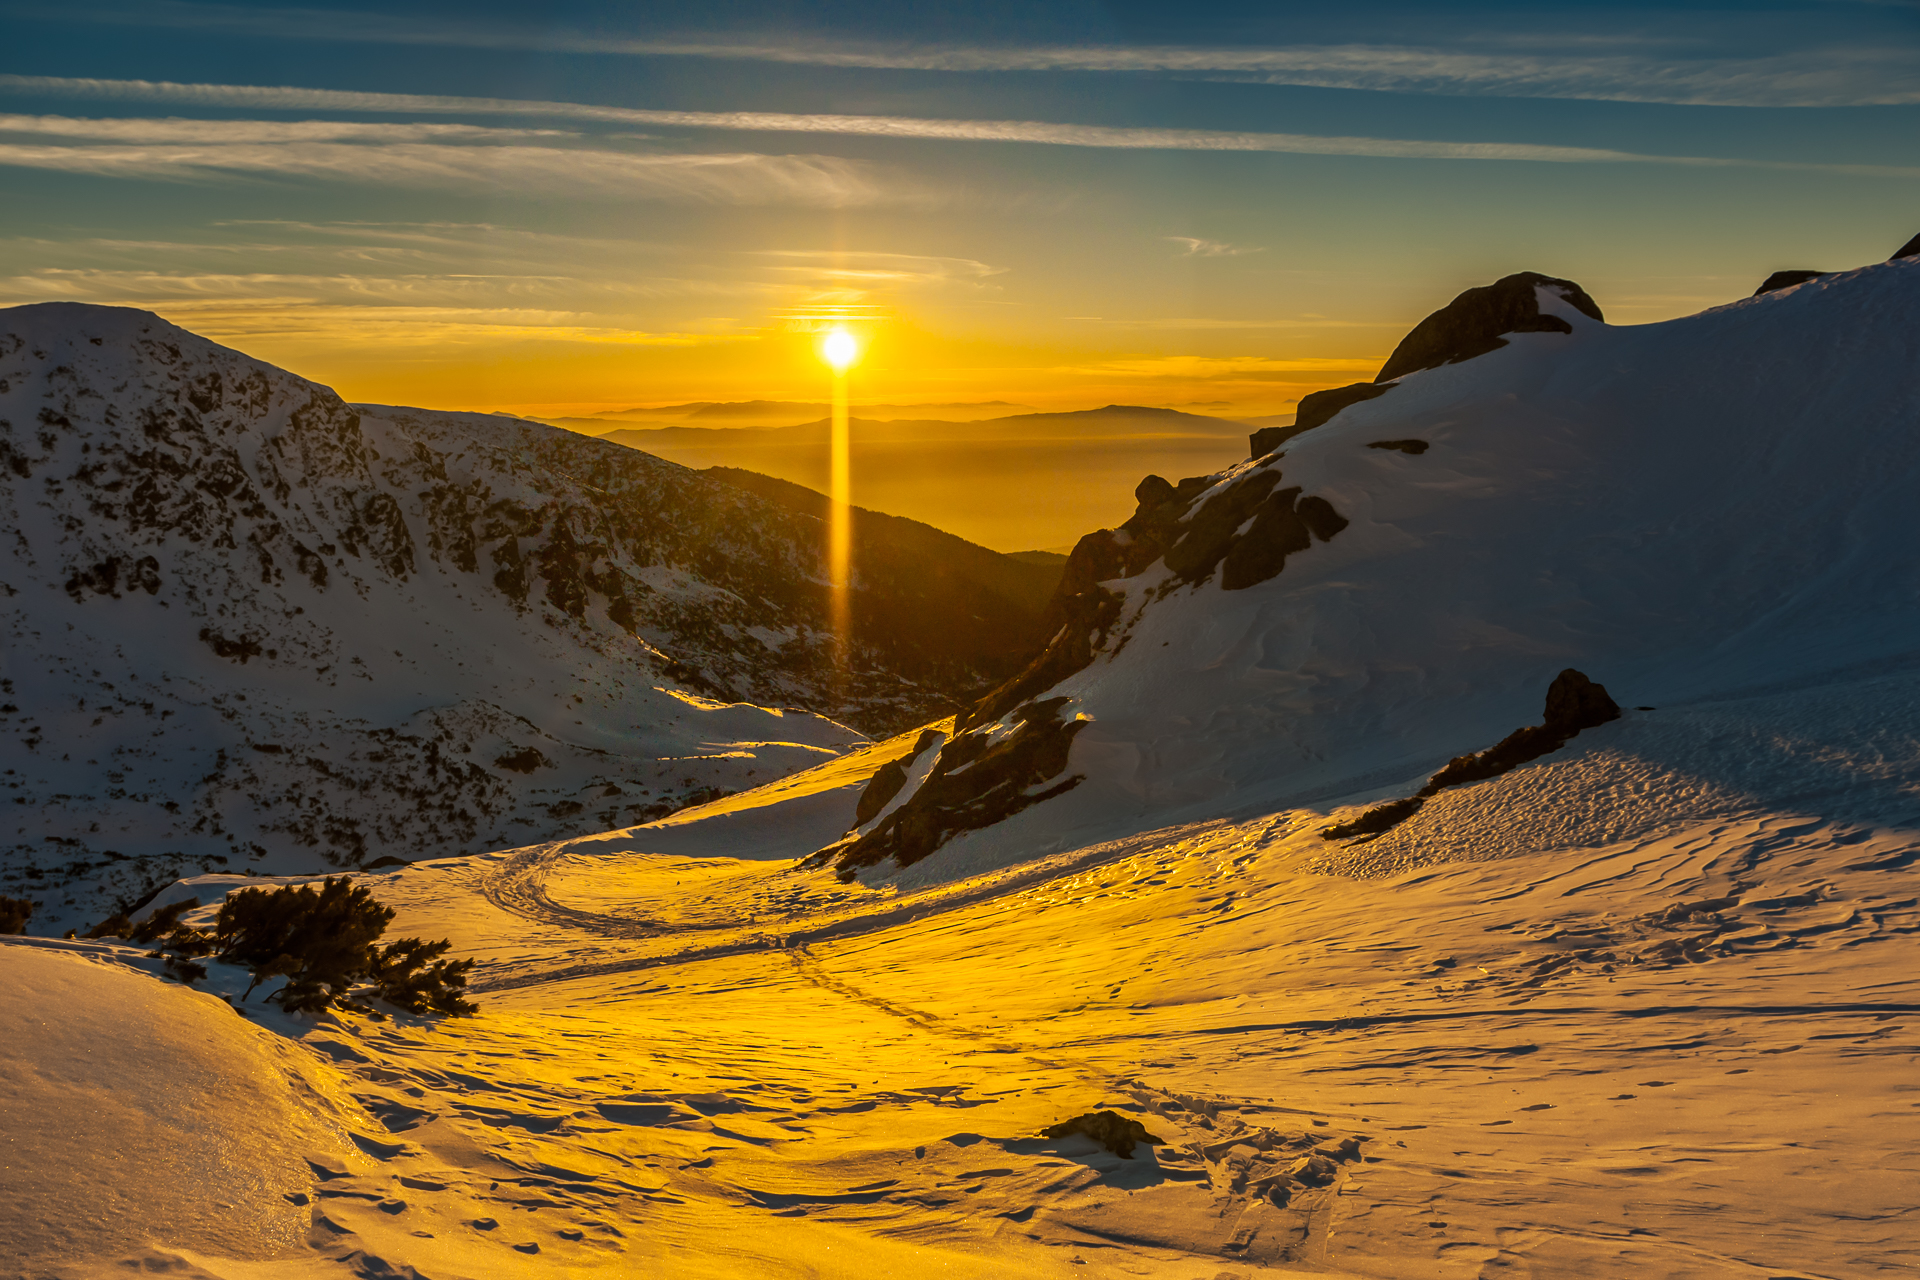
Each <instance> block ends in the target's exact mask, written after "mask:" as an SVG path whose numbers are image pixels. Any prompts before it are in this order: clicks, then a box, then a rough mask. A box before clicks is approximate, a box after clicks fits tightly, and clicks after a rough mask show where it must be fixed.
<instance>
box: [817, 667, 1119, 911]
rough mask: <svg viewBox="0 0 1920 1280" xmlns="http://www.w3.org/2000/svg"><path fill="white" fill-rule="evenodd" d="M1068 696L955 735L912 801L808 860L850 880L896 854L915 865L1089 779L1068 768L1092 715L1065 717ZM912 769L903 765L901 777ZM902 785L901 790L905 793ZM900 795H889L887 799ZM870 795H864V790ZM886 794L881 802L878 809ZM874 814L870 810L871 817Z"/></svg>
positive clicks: (896, 859)
mask: <svg viewBox="0 0 1920 1280" xmlns="http://www.w3.org/2000/svg"><path fill="white" fill-rule="evenodd" d="M1070 701H1071V699H1069V698H1048V699H1045V700H1043V701H1040V702H1031V703H1028V704H1026V705H1024V706H1021V707H1018V708H1016V709H1015V710H1014V711H1013V712H1011V713H1010V714H1009V715H1007V716H1006V717H1004V718H1003V721H996V722H994V723H991V724H984V725H980V726H978V727H976V728H974V729H971V730H969V731H967V732H965V733H962V734H960V735H959V736H957V737H955V738H953V739H952V740H951V741H949V742H948V743H947V744H946V745H945V746H944V747H942V748H941V750H940V756H939V758H938V760H936V761H935V762H934V766H933V769H932V771H931V772H930V773H929V774H928V775H927V778H926V780H925V781H924V782H922V783H921V784H920V786H919V787H918V788H917V789H915V791H914V792H913V794H912V795H911V796H909V797H908V798H907V800H906V802H905V803H904V804H902V805H900V807H898V808H897V809H895V810H894V811H893V812H892V813H890V814H888V815H887V816H886V817H884V818H882V819H881V820H880V821H879V822H878V823H877V824H876V825H875V826H874V827H873V829H872V830H870V831H868V832H866V833H865V834H856V835H851V836H849V837H848V838H847V839H845V840H843V841H841V842H840V843H838V844H834V845H829V846H828V847H827V848H825V849H822V850H820V851H818V852H817V853H814V854H812V855H811V856H810V857H808V858H807V859H806V860H805V861H804V862H803V863H802V865H803V866H808V867H817V866H824V865H827V864H829V863H831V864H832V865H833V866H834V867H835V868H836V869H837V870H838V871H839V874H840V878H841V879H843V880H850V879H852V878H853V875H854V873H855V872H856V871H858V870H859V869H860V868H861V867H870V866H873V865H874V864H875V863H878V862H881V861H883V860H885V859H888V858H891V859H892V860H893V861H894V862H895V863H896V864H897V865H899V866H902V867H907V866H912V865H913V864H914V863H916V862H918V861H920V859H922V858H924V857H926V856H927V855H928V854H930V853H932V852H933V851H934V850H936V849H938V848H939V847H940V846H941V845H943V844H945V843H947V841H949V840H951V839H953V838H954V837H955V836H958V835H961V834H962V833H964V832H968V831H978V830H980V829H981V828H983V827H989V826H992V825H993V824H994V823H996V822H1000V821H1002V820H1003V819H1006V818H1010V817H1012V816H1013V815H1014V814H1016V813H1019V812H1020V811H1021V810H1022V809H1026V808H1029V807H1030V806H1032V805H1036V804H1039V803H1041V802H1042V801H1045V800H1050V799H1052V798H1053V797H1054V796H1057V795H1062V794H1064V793H1066V792H1068V791H1071V790H1072V789H1073V788H1074V787H1076V786H1078V785H1080V783H1081V782H1083V781H1084V780H1085V779H1084V778H1082V777H1081V775H1079V774H1073V775H1070V776H1066V769H1067V755H1068V752H1069V750H1070V749H1071V748H1072V746H1073V739H1074V735H1075V734H1077V733H1079V732H1080V730H1082V729H1084V728H1085V727H1086V725H1087V722H1086V721H1085V720H1083V719H1081V718H1079V717H1077V716H1076V717H1071V718H1066V717H1063V711H1064V709H1065V707H1066V705H1067V703H1068V702H1070ZM904 779H905V775H904V771H903V773H902V781H903V782H904ZM898 792H899V788H895V792H894V794H896V795H897V794H898ZM892 798H893V797H892V796H888V800H891V799H892ZM863 801H864V797H863ZM884 807H885V802H882V803H881V804H880V805H877V806H875V807H874V809H873V813H875V814H877V813H878V812H879V811H880V809H881V808H884ZM868 820H869V821H871V820H872V819H871V816H870V817H869V819H868Z"/></svg>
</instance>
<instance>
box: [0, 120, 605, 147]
mask: <svg viewBox="0 0 1920 1280" xmlns="http://www.w3.org/2000/svg"><path fill="white" fill-rule="evenodd" d="M0 133H21V134H27V135H29V136H32V137H41V138H47V137H51V138H69V139H76V140H80V139H84V140H86V141H89V142H124V143H131V144H135V145H140V146H147V145H152V144H155V143H188V144H196V145H199V144H208V145H228V144H232V143H237V142H373V143H393V142H445V143H468V142H470V143H487V142H506V141H517V140H521V139H527V138H575V137H578V136H579V135H578V134H576V133H570V132H567V131H565V130H560V129H499V128H491V127H488V126H485V125H475V124H435V123H423V124H385V123H374V122H365V121H351V120H190V119H182V118H179V117H172V118H168V119H152V118H146V117H141V118H136V119H118V120H114V119H109V120H100V119H82V118H75V117H72V116H27V115H6V114H0Z"/></svg>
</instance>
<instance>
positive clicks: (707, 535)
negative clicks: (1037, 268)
mask: <svg viewBox="0 0 1920 1280" xmlns="http://www.w3.org/2000/svg"><path fill="white" fill-rule="evenodd" d="M0 510H4V511H5V513H6V516H7V521H6V523H7V526H8V528H7V531H6V533H5V535H4V536H5V537H6V539H7V544H8V545H7V548H6V553H5V561H4V564H0V626H4V628H5V636H6V644H5V652H4V656H3V657H0V783H4V788H3V791H4V795H5V798H6V800H8V801H11V802H12V807H9V808H8V809H7V810H6V813H7V814H8V815H10V816H11V818H12V821H10V822H7V823H5V824H4V826H0V841H4V842H5V848H4V854H3V855H0V858H3V862H0V865H3V866H4V869H5V873H4V875H0V891H4V892H8V893H11V894H13V895H15V896H30V897H32V898H34V899H36V900H38V901H41V902H42V903H43V904H44V905H43V907H42V909H41V911H40V912H39V913H37V915H36V917H35V919H34V922H33V927H34V929H35V930H36V931H38V932H49V931H57V930H58V929H61V928H65V927H68V926H71V925H74V924H83V925H84V924H86V923H90V922H91V921H94V920H97V919H99V918H100V917H101V916H102V915H104V914H105V911H106V908H107V906H108V905H109V904H110V903H111V902H112V901H113V900H114V899H115V898H117V897H119V898H127V899H133V898H137V897H139V896H140V894H141V893H142V892H144V890H145V889H146V887H148V886H149V885H153V884H164V883H166V882H168V881H170V880H172V879H174V878H175V877H177V876H179V875H181V874H185V873H187V872H188V871H190V870H197V869H213V868H215V867H227V868H229V869H232V870H236V871H237V870H240V869H242V868H248V869H252V870H262V871H270V872H294V871H299V872H305V871H310V870H314V869H316V868H320V867H324V866H327V865H330V864H331V865H354V864H357V863H360V862H362V861H368V860H373V859H377V858H380V857H383V856H397V857H401V858H417V857H422V856H431V855H437V854H448V853H455V852H462V851H478V850H481V849H487V848H498V847H500V846H503V845H515V844H524V843H526V842H527V841H528V840H532V839H540V838H551V837H555V836H561V835H566V834H569V833H578V832H585V831H594V830H602V829H605V828H607V827H613V826H620V825H625V824H630V823H633V822H637V821H644V820H646V819H647V818H649V817H654V816H658V815H659V814H661V813H664V812H668V811H670V810H671V809H673V808H675V807H678V806H679V805H681V804H684V803H685V802H686V801H687V800H688V799H690V798H696V799H697V798H704V797H706V796H709V795H711V794H712V793H713V792H714V791H716V790H718V791H730V790H738V789H740V788H742V787H747V786H753V785H756V784H758V783H759V782H763V781H766V780H767V779H769V778H772V777H777V776H780V775H783V774H787V773H791V772H793V771H794V770H795V769H798V768H803V767H806V766H808V765H810V764H813V763H816V762H818V761H819V760H820V759H822V758H823V757H824V756H826V755H828V754H830V753H832V752H835V751H838V750H841V749H844V748H845V747H846V746H847V745H848V744H850V743H853V742H856V741H859V735H858V734H856V733H854V732H851V731H849V730H848V729H846V728H845V727H843V726H842V725H841V724H839V723H835V722H833V721H830V720H826V719H822V718H821V717H820V716H818V715H813V714H807V713H796V712H793V711H787V712H782V711H780V710H777V709H771V708H779V707H781V706H783V705H785V706H789V707H791V706H793V705H795V704H799V705H803V706H810V707H815V708H828V709H833V710H836V711H837V712H840V713H844V714H846V715H847V716H849V717H850V718H851V719H852V720H854V721H855V722H857V723H862V724H865V723H868V722H869V721H872V722H876V723H883V724H884V723H891V722H892V721H894V720H899V719H902V717H904V718H905V720H906V722H908V723H918V722H919V721H920V720H922V719H926V718H930V716H931V715H934V714H939V712H938V711H937V710H929V709H930V708H938V707H941V706H951V705H952V700H951V696H950V695H951V694H952V693H953V692H954V691H955V690H956V689H960V690H970V689H977V688H978V687H979V685H980V684H982V683H984V682H985V678H984V677H983V676H981V675H980V674H979V673H978V672H969V671H964V670H963V671H958V672H954V671H948V670H945V669H944V668H940V667H939V666H938V664H937V663H934V662H932V661H931V660H927V661H925V662H922V663H921V664H920V665H921V666H923V667H925V668H926V670H924V671H921V670H918V669H916V678H919V677H925V678H927V679H930V680H932V683H931V684H929V685H926V686H922V685H918V684H915V683H914V681H913V680H912V679H909V678H908V677H907V676H906V675H903V674H902V673H901V667H900V665H899V663H895V665H894V666H891V667H889V666H888V665H886V661H892V660H893V659H895V658H897V659H899V660H900V662H905V661H907V659H908V658H909V657H911V655H904V654H895V655H892V657H887V655H882V658H886V661H880V662H878V663H877V665H876V663H874V662H868V663H866V664H865V665H864V666H863V667H862V669H861V670H860V671H859V673H858V674H857V676H856V679H855V682H854V683H855V687H854V688H851V689H846V688H842V687H840V684H839V679H840V678H839V677H838V676H837V675H835V674H834V671H833V668H832V663H831V662H830V660H829V648H830V644H829V638H828V637H827V635H826V634H825V632H824V630H823V629H822V623H823V620H824V611H825V596H824V586H823V585H822V584H821V583H820V582H819V581H817V580H816V579H817V568H818V551H819V542H820V538H821V532H820V527H819V522H818V521H817V520H814V519H811V518H809V517H807V516H804V515H801V514H798V513H795V512H793V511H790V510H788V509H786V508H784V507H780V506H777V505H774V504H771V503H768V502H765V501H763V500H761V499H760V498H758V497H755V496H754V495H752V494H749V493H745V492H742V491H741V490H739V489H736V488H733V487H731V486H728V485H725V484H721V483H718V482H716V481H713V480H710V479H706V478H704V477H700V476H697V475H693V474H692V473H689V472H687V471H686V470H685V469H683V468H681V467H678V466H675V465H673V464H671V463H666V462H662V461H660V460H659V459H656V458H650V457H647V456H646V455H644V454H639V453H636V452H634V451H632V450H628V449H623V448H620V447H618V446H615V445H609V444H603V443H599V442H596V441H591V440H586V439H583V438H582V437H579V436H576V435H573V434H571V433H569V432H565V431H560V430H557V429H555V428H551V427H546V426H541V425H539V424H535V423H527V422H520V421H516V420H513V419H509V418H503V417H498V416H493V415H482V414H455V413H429V412H425V411H420V410H400V409H386V408H378V407H373V406H359V407H354V406H349V405H347V404H344V403H343V402H341V401H340V399H339V398H338V397H337V396H335V395H334V394H333V393H332V392H331V391H329V390H328V389H327V388H325V387H321V386H318V385H316V384H314V383H311V382H307V381H305V380H304V379H301V378H297V377H295V376H293V375H291V374H288V373H285V372H283V371H281V370H278V369H275V368H273V367H272V366H270V365H266V364H263V363H261V362H260V361H257V360H253V359H250V358H249V357H246V356H244V355H241V354H239V353H238V352H234V351H230V350H227V349H225V348H222V347H219V346H216V345H215V344H213V343H210V342H207V341H205V340H204V339H200V338H196V337H194V336H193V335H191V334H189V333H186V332H184V331H183V330H180V329H177V328H175V327H174V326H172V325H169V324H167V323H165V322H164V321H162V320H160V319H158V318H157V317H155V316H152V315H150V314H148V313H145V312H139V311H131V310H124V309H118V308H105V307H90V306H78V305H68V304H48V305H40V306H30V307H17V308H13V309H11V310H8V311H6V312H4V313H0ZM980 554H982V555H985V554H987V553H985V552H981V553H980ZM883 603H884V602H883ZM868 656H869V657H871V656H872V655H868ZM924 656H925V655H922V657H924ZM929 673H931V674H929ZM935 677H938V678H935ZM687 687H692V688H694V689H704V690H708V691H713V692H721V693H725V694H729V695H730V696H745V697H749V698H752V699H754V700H755V701H758V702H760V703H763V704H765V706H766V708H769V709H763V708H762V707H760V706H753V705H729V704H727V703H725V702H722V701H716V700H714V699H712V698H707V697H702V696H700V695H698V694H688V693H685V692H682V690H684V689H685V688H687Z"/></svg>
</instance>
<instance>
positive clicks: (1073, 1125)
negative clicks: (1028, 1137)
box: [1040, 1111, 1167, 1160]
mask: <svg viewBox="0 0 1920 1280" xmlns="http://www.w3.org/2000/svg"><path fill="white" fill-rule="evenodd" d="M1040 1133H1041V1136H1042V1137H1047V1138H1055V1139H1059V1138H1065V1137H1069V1136H1071V1135H1073V1134H1076V1133H1078V1134H1084V1135H1085V1136H1087V1137H1089V1138H1092V1139H1093V1140H1094V1141H1095V1142H1097V1143H1099V1144H1100V1145H1101V1146H1103V1147H1105V1148H1106V1149H1107V1150H1109V1151H1111V1152H1113V1154H1115V1155H1117V1156H1119V1157H1120V1158H1121V1159H1122V1160H1131V1159H1133V1148H1134V1144H1135V1143H1146V1144H1147V1145H1149V1146H1155V1147H1164V1146H1166V1145H1167V1143H1166V1140H1165V1139H1164V1138H1156V1137H1154V1136H1153V1135H1152V1134H1150V1133H1148V1132H1147V1128H1146V1126H1145V1125H1143V1124H1141V1123H1140V1122H1139V1121H1138V1120H1135V1119H1133V1118H1131V1117H1129V1116H1123V1115H1121V1114H1120V1113H1119V1112H1118V1111H1089V1112H1088V1113H1087V1114H1086V1115H1083V1116H1075V1117H1074V1118H1073V1119H1071V1120H1062V1121H1061V1122H1060V1123H1059V1124H1050V1125H1048V1126H1047V1127H1046V1128H1044V1129H1042V1130H1041V1131H1040Z"/></svg>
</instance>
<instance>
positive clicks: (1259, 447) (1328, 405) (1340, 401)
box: [1247, 380, 1395, 458]
mask: <svg viewBox="0 0 1920 1280" xmlns="http://www.w3.org/2000/svg"><path fill="white" fill-rule="evenodd" d="M1394 385H1395V384H1394V383H1392V382H1391V381H1387V382H1382V381H1379V380H1375V381H1373V382H1355V383H1353V384H1351V385H1349V386H1344V387H1333V388H1330V389H1328V390H1326V391H1316V392H1314V393H1313V394H1312V395H1309V396H1302V397H1301V399H1300V408H1299V410H1298V412H1296V413H1295V414H1294V416H1293V425H1292V426H1290V427H1262V428H1261V429H1260V430H1258V431H1256V432H1254V433H1253V434H1252V435H1251V436H1248V437H1247V441H1248V443H1249V444H1251V445H1252V446H1253V456H1254V457H1256V458H1261V457H1265V456H1266V455H1267V454H1269V453H1272V452H1273V451H1274V450H1275V449H1278V448H1279V447H1280V446H1281V445H1282V444H1284V443H1286V442H1287V441H1288V440H1291V439H1293V438H1294V437H1295V436H1297V435H1299V434H1300V433H1301V432H1302V431H1311V430H1313V429H1314V428H1315V427H1319V426H1325V425H1326V424H1327V423H1328V422H1331V421H1332V420H1333V416H1334V415H1335V414H1337V413H1339V412H1340V411H1341V410H1342V409H1344V408H1346V407H1347V406H1348V405H1350V404H1359V403H1360V402H1361V401H1363V400H1371V399H1373V398H1374V397H1375V396H1383V395H1385V394H1386V393H1387V392H1388V391H1391V390H1392V389H1393V387H1394Z"/></svg>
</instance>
